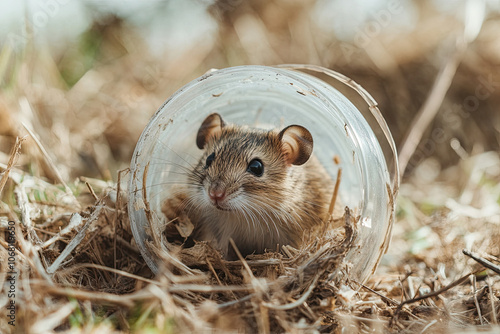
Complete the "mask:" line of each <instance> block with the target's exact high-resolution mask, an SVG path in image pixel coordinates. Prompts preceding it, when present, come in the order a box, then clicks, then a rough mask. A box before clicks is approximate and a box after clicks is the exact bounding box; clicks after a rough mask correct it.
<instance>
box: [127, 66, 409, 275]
mask: <svg viewBox="0 0 500 334" xmlns="http://www.w3.org/2000/svg"><path fill="white" fill-rule="evenodd" d="M304 70H307V71H310V72H315V73H322V74H326V75H328V76H329V77H331V78H334V79H337V80H339V81H341V82H343V83H345V84H347V85H348V86H350V87H351V88H353V89H355V90H356V91H358V93H360V95H361V96H362V97H363V99H364V100H365V101H366V102H367V103H368V108H366V110H358V109H357V108H356V107H355V106H354V105H353V103H351V102H350V101H349V100H348V99H347V98H346V97H345V96H344V95H342V94H341V93H340V92H339V91H338V90H336V89H335V88H333V87H332V86H331V85H329V84H328V83H326V82H324V81H322V80H320V79H318V78H316V77H315V76H312V75H309V74H306V73H304ZM213 112H217V113H219V114H220V115H221V116H222V117H223V119H224V120H225V121H226V122H228V123H236V124H240V125H243V124H248V125H251V126H258V125H259V124H266V125H272V126H274V127H276V128H282V127H283V126H285V125H290V124H300V125H302V126H304V127H306V128H307V129H308V130H309V131H310V132H311V134H312V136H313V138H314V154H315V155H316V156H317V157H318V158H319V160H320V161H321V162H322V164H323V166H324V167H325V168H326V169H327V171H328V173H329V174H330V175H331V177H332V179H333V180H335V178H336V175H337V170H338V168H342V180H341V182H340V188H339V193H338V197H339V199H340V201H341V203H342V204H343V205H344V206H348V207H349V208H350V209H351V210H354V212H355V213H356V214H359V215H360V220H359V222H360V226H359V230H358V236H357V238H358V240H357V244H358V245H359V247H353V248H352V249H351V250H350V251H349V253H348V254H347V257H346V260H347V261H349V262H351V263H352V265H353V266H352V268H351V270H350V275H352V276H351V277H353V278H355V279H357V280H359V281H364V280H366V278H367V277H369V275H370V274H371V273H372V272H373V271H374V270H375V269H376V267H377V265H378V263H379V261H380V258H381V256H382V255H383V253H384V252H385V250H386V249H387V246H388V243H389V240H390V234H391V228H392V224H393V221H394V207H395V203H394V199H395V197H396V194H397V191H398V185H399V184H398V183H399V173H398V167H397V157H396V151H395V146H394V142H393V139H392V137H391V135H390V132H389V130H388V129H387V125H386V123H385V121H384V119H383V117H382V116H381V114H380V112H379V110H378V109H377V107H376V103H375V101H374V100H373V99H372V98H371V96H370V95H369V94H368V93H367V92H366V91H364V90H363V89H362V88H361V87H360V86H359V85H357V84H356V83H355V82H353V81H352V80H350V79H349V78H347V77H345V76H343V75H341V74H339V73H336V72H334V71H331V70H328V69H325V68H322V67H319V66H313V65H281V66H278V67H266V66H238V67H231V68H225V69H221V70H212V71H210V72H209V73H207V74H205V75H203V76H202V77H200V78H198V79H196V80H193V81H192V82H190V83H188V84H187V85H185V86H184V87H182V88H181V89H179V90H178V91H177V92H176V93H174V94H173V95H172V96H171V97H170V98H169V99H168V100H167V101H166V102H165V103H164V104H163V105H162V106H161V107H160V108H159V110H158V111H157V112H156V113H155V115H154V116H153V117H152V118H151V120H150V122H149V124H148V125H147V127H146V128H145V130H144V131H143V133H142V135H141V137H140V139H139V141H138V143H137V146H136V149H135V152H134V155H133V158H132V162H131V177H130V183H129V215H130V223H131V227H132V232H133V234H134V237H135V240H136V242H137V245H138V246H139V248H140V250H141V252H142V255H143V257H144V259H145V260H146V262H147V264H148V265H149V267H150V268H151V269H152V270H153V271H154V272H157V270H158V265H157V263H156V261H157V260H156V259H155V257H154V256H153V255H152V253H151V252H150V251H149V249H148V247H147V246H146V242H147V240H158V238H157V235H155V234H158V233H161V232H160V231H159V230H158V226H160V225H161V224H160V223H161V222H162V221H163V222H164V220H165V219H166V218H165V217H164V215H163V213H162V211H161V207H162V202H163V201H164V200H165V198H168V197H169V196H170V195H171V194H172V191H173V190H172V189H173V188H172V187H173V186H174V184H176V183H178V182H179V175H181V174H182V173H183V168H184V167H188V166H189V165H194V164H195V163H196V162H197V161H198V159H199V157H200V156H201V154H202V151H201V150H199V149H198V148H197V147H196V145H195V142H196V133H197V130H198V127H199V125H200V124H201V123H202V122H203V120H204V119H205V117H206V116H207V115H208V114H210V113H213ZM368 118H371V119H372V120H375V122H372V124H371V126H370V124H369V122H368V121H367V119H368ZM375 133H379V134H381V135H379V138H377V136H376V135H375ZM381 144H382V145H381ZM383 148H384V149H383ZM384 150H385V152H384ZM335 155H336V156H338V157H340V164H338V165H337V164H334V163H333V162H332V157H333V156H335ZM386 157H387V158H386ZM144 186H145V188H143V187H144ZM144 197H146V198H147V200H146V201H144Z"/></svg>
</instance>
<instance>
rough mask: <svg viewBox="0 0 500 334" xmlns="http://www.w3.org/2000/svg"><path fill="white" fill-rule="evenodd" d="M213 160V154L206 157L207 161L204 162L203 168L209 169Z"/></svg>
mask: <svg viewBox="0 0 500 334" xmlns="http://www.w3.org/2000/svg"><path fill="white" fill-rule="evenodd" d="M214 160H215V152H214V153H212V154H210V155H209V156H208V157H207V161H206V162H205V168H208V167H210V165H211V164H212V162H214Z"/></svg>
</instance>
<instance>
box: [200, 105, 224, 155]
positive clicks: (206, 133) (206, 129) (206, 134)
mask: <svg viewBox="0 0 500 334" xmlns="http://www.w3.org/2000/svg"><path fill="white" fill-rule="evenodd" d="M225 125H226V123H224V121H223V120H222V117H220V115H219V114H217V113H213V114H210V115H208V116H207V118H205V120H204V121H203V123H202V124H201V126H200V128H199V129H198V135H197V136H196V146H198V148H199V149H203V148H204V147H205V144H206V143H207V142H208V139H209V138H210V137H215V136H217V135H219V134H220V133H221V131H222V128H223V127H224V126H225Z"/></svg>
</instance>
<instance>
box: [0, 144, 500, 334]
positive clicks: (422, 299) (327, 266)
mask: <svg viewBox="0 0 500 334" xmlns="http://www.w3.org/2000/svg"><path fill="white" fill-rule="evenodd" d="M20 144H21V143H20V142H19V143H18V144H17V146H16V147H15V149H14V150H13V153H12V159H11V163H12V164H11V165H10V166H6V167H7V169H6V170H7V173H4V175H3V176H4V178H5V177H9V178H10V180H11V182H12V183H13V194H14V196H15V198H16V201H17V203H18V205H17V207H14V206H12V207H4V208H3V210H4V212H5V213H7V214H8V215H9V220H10V221H2V227H3V228H4V229H5V230H6V232H7V234H6V238H4V239H2V240H1V241H0V242H1V246H2V247H1V248H0V250H1V253H0V256H1V263H2V273H4V274H2V275H1V276H0V279H1V280H2V283H3V284H2V285H3V286H4V287H6V286H8V285H9V281H10V280H12V279H14V281H15V286H14V288H13V289H14V292H15V295H16V296H15V298H14V299H10V300H15V307H16V313H15V324H16V328H15V329H16V331H18V332H24V333H45V332H50V331H58V332H59V331H61V332H64V331H66V330H74V329H78V328H80V329H82V330H83V329H85V328H89V329H90V328H92V329H93V330H96V332H99V331H102V332H111V331H118V332H122V331H125V332H127V331H136V332H143V331H146V330H147V329H148V328H149V329H154V330H156V331H158V332H180V331H190V332H204V331H207V330H213V329H222V330H228V331H233V330H239V331H244V332H264V333H265V332H298V331H314V332H317V331H319V332H338V331H340V330H341V329H342V328H351V329H352V330H353V331H354V330H355V331H358V332H414V331H422V332H423V331H426V330H429V331H430V332H439V331H442V330H445V329H447V330H450V329H459V328H461V329H464V328H467V326H468V325H472V324H475V325H479V326H482V327H484V326H487V324H494V323H496V322H497V319H498V312H499V309H500V307H499V302H498V299H499V297H500V293H499V287H500V280H499V279H498V275H497V276H495V275H490V274H488V273H487V272H486V271H485V270H484V268H485V267H486V268H489V270H491V273H497V274H498V273H500V270H499V267H498V265H496V264H495V263H494V262H495V261H497V262H498V258H495V257H494V256H490V257H489V258H484V257H480V256H477V255H476V254H472V253H471V252H467V251H466V252H465V253H466V255H468V256H471V257H473V258H474V259H475V260H476V261H478V263H480V264H477V265H474V266H472V270H471V271H470V272H468V273H467V274H465V275H463V276H462V277H460V278H458V279H448V278H446V276H445V275H444V274H443V273H442V272H441V273H440V272H433V271H432V269H431V267H432V266H433V265H435V264H433V263H429V267H426V266H421V265H420V266H417V267H415V265H413V264H412V263H409V264H408V265H407V268H405V270H407V271H406V274H404V275H403V276H401V275H394V274H383V275H380V276H377V277H373V278H372V279H371V281H370V282H369V284H368V285H364V284H361V283H360V282H357V281H356V280H352V279H351V278H350V276H349V267H348V266H346V265H345V264H342V260H343V259H344V256H345V254H346V252H347V251H348V250H349V249H350V248H351V247H353V246H354V245H353V241H354V240H355V237H356V226H357V218H356V217H353V216H352V215H351V212H350V210H349V209H348V208H346V210H345V213H344V216H343V217H342V219H341V222H342V224H343V227H342V228H341V230H342V233H340V232H338V231H337V233H336V235H337V238H333V239H332V238H331V237H323V238H322V237H316V238H311V240H310V241H309V242H306V243H305V246H303V247H302V248H301V249H298V250H295V249H292V248H290V247H285V248H284V252H283V253H282V254H280V253H272V252H271V253H266V254H262V255H254V256H250V257H248V258H247V259H241V260H240V261H229V262H228V261H224V260H222V259H221V257H220V254H219V253H218V252H217V251H216V250H214V249H212V248H210V246H209V245H208V244H206V243H199V244H196V245H195V246H194V247H191V248H188V249H185V250H182V251H181V250H179V251H178V252H175V251H170V252H168V253H162V254H163V255H162V259H163V267H162V270H161V272H160V273H159V274H158V275H156V276H154V275H153V274H152V272H151V271H150V270H149V268H148V267H147V266H146V265H145V263H144V261H143V259H142V258H141V255H140V253H139V251H138V249H137V247H136V246H135V244H134V240H133V238H132V234H131V231H130V228H129V222H128V216H127V212H126V199H125V196H124V193H123V190H122V189H123V188H122V187H121V186H120V185H121V180H120V181H119V182H118V183H117V184H110V183H105V182H102V181H100V180H94V179H81V180H79V181H78V182H75V183H74V184H71V185H67V186H66V187H67V188H65V187H64V186H62V187H57V186H53V185H50V184H47V183H45V182H44V181H42V180H40V179H37V178H35V177H30V176H28V175H25V174H23V173H22V172H20V171H18V170H16V169H15V168H13V167H12V165H13V164H14V162H15V160H16V155H17V154H18V151H19V147H20ZM6 175H7V176H6ZM121 175H123V173H120V178H119V179H121ZM2 180H3V179H2ZM4 183H5V181H4ZM69 188H71V189H72V192H69V191H68V189H69ZM72 193H77V194H80V195H79V196H78V197H77V198H75V197H74V196H72V195H71V194H72ZM14 210H19V212H15V211H14ZM19 216H20V217H21V219H20V220H19V219H18V217H19ZM443 216H444V213H443ZM436 219H437V218H436ZM441 219H444V218H443V217H441ZM469 224H470V222H469ZM11 226H13V227H14V229H13V231H14V232H13V233H11V234H9V232H10V231H11V230H12V229H11V228H10V227H11ZM442 233H443V234H444V235H446V233H449V231H445V230H444V228H443V231H442ZM498 237H500V235H498V233H497V232H493V235H492V239H491V240H498ZM495 238H497V239H495ZM12 245H13V247H12ZM179 249H180V248H179ZM12 252H13V253H12ZM437 254H439V251H438V252H437ZM438 256H439V255H438ZM440 256H442V257H446V254H440ZM434 260H437V257H436V258H434ZM441 260H442V259H441ZM11 265H12V267H10V266H11ZM415 268H417V269H416V270H415ZM387 269H388V267H387V266H386V268H385V270H386V271H387ZM153 276H154V277H153ZM466 283H468V284H466ZM471 287H472V289H471ZM4 289H5V288H4ZM4 296H5V295H4ZM4 301H5V298H4ZM5 305H6V304H5V302H4V306H5ZM8 320H9V319H8V318H5V317H4V318H3V319H1V320H0V326H1V330H2V332H9V331H11V329H12V327H11V326H10V325H9V323H8ZM431 328H432V331H431V330H430V329H431ZM479 328H481V327H479Z"/></svg>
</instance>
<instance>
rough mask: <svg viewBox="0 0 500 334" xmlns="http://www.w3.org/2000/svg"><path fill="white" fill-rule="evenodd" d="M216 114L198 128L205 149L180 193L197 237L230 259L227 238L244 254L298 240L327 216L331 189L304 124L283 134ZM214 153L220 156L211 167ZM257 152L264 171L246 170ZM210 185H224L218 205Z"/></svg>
mask: <svg viewBox="0 0 500 334" xmlns="http://www.w3.org/2000/svg"><path fill="white" fill-rule="evenodd" d="M214 115H217V114H212V115H210V116H209V117H207V119H206V121H205V122H204V123H203V124H202V126H201V127H200V131H199V133H198V137H197V144H198V146H199V147H202V148H203V149H204V151H205V152H204V154H203V156H202V157H201V159H200V160H199V162H198V164H197V165H196V166H195V167H194V169H193V170H192V173H191V174H190V175H188V179H189V186H188V187H187V189H186V193H185V194H183V196H186V197H187V200H186V201H185V208H186V209H185V211H186V212H187V213H188V216H189V218H190V220H191V221H192V222H193V223H194V225H195V228H194V232H193V237H194V239H195V240H207V241H209V242H211V243H212V244H213V245H214V246H215V247H217V248H219V249H220V250H221V251H222V252H223V254H224V255H225V257H226V258H228V259H234V257H235V255H234V253H232V248H231V247H230V246H229V245H228V243H229V239H230V238H232V239H233V240H234V241H235V243H236V245H237V247H238V249H239V250H240V251H241V252H242V254H243V255H248V254H251V253H262V252H264V250H265V249H269V250H276V249H279V247H281V246H282V245H292V246H295V247H297V246H299V245H300V243H301V241H302V237H303V233H304V232H305V231H307V230H310V229H311V228H313V227H317V226H319V225H320V224H321V223H322V221H323V219H324V218H325V216H326V214H327V210H328V201H329V198H328V197H329V195H328V194H329V192H328V190H329V189H330V188H331V182H326V183H327V184H325V180H329V177H327V176H325V175H326V172H325V171H324V169H323V167H322V166H321V165H320V164H319V162H318V161H317V159H316V158H315V157H314V156H313V157H310V155H311V153H312V137H311V136H310V134H309V131H307V130H306V129H305V128H303V127H301V126H290V127H288V128H285V129H284V130H282V131H281V132H278V131H276V130H271V131H266V130H261V129H252V128H247V127H242V126H237V125H226V124H224V122H223V121H222V118H220V116H218V115H217V116H218V117H215V116H214ZM290 147H291V148H290ZM212 153H215V158H214V160H213V162H212V164H211V165H210V166H209V167H208V168H207V167H206V159H207V157H208V156H209V155H210V154H212ZM256 158H258V159H260V160H261V161H262V162H263V165H264V173H263V175H262V176H260V177H257V176H255V175H253V174H251V173H250V172H248V171H247V167H248V164H249V162H250V161H252V159H256ZM302 164H303V165H302ZM298 165H300V166H298ZM213 188H216V189H224V190H225V193H226V199H225V201H224V203H222V204H221V206H222V207H220V208H217V207H216V206H215V205H214V204H213V203H212V202H211V201H210V198H209V195H208V191H209V189H213ZM244 212H246V214H244Z"/></svg>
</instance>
